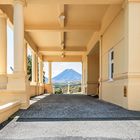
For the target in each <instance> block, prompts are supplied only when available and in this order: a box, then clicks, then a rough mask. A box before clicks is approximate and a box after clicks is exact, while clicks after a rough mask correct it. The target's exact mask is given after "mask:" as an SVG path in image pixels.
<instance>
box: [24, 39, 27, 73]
mask: <svg viewBox="0 0 140 140" xmlns="http://www.w3.org/2000/svg"><path fill="white" fill-rule="evenodd" d="M24 72H25V75H27V42H26V41H24Z"/></svg>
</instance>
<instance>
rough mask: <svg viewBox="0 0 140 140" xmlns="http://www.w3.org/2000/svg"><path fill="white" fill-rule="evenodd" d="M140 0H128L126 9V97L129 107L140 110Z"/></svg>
mask: <svg viewBox="0 0 140 140" xmlns="http://www.w3.org/2000/svg"><path fill="white" fill-rule="evenodd" d="M139 15H140V2H128V4H127V5H126V9H125V27H126V32H125V33H126V46H127V68H128V70H127V78H128V80H127V84H126V88H125V91H126V92H125V94H124V96H125V98H126V100H127V106H128V109H131V110H139V111H140V65H139V60H140V18H139Z"/></svg>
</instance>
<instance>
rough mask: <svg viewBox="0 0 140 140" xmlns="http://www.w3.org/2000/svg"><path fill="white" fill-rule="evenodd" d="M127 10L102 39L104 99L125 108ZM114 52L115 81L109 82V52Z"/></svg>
mask: <svg viewBox="0 0 140 140" xmlns="http://www.w3.org/2000/svg"><path fill="white" fill-rule="evenodd" d="M125 39H126V38H125V9H122V10H121V11H120V12H119V14H118V15H117V16H116V18H115V19H114V20H113V22H112V23H111V25H110V26H109V27H108V29H107V30H106V31H105V33H104V34H103V37H102V53H101V55H102V87H101V88H102V93H101V94H102V99H103V100H105V101H108V102H111V103H115V104H117V105H120V106H123V107H125V108H127V107H128V105H127V100H128V99H127V97H124V86H127V84H128V80H127V76H126V75H125V74H126V73H127V71H128V69H127V67H128V63H127V47H126V44H125V42H126V40H125ZM111 49H113V50H114V79H113V81H109V51H110V50H111Z"/></svg>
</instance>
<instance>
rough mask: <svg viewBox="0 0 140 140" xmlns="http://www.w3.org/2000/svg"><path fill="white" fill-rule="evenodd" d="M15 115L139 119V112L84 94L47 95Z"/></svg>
mask: <svg viewBox="0 0 140 140" xmlns="http://www.w3.org/2000/svg"><path fill="white" fill-rule="evenodd" d="M15 115H17V116H20V119H24V120H25V121H26V119H36V120H37V119H40V120H41V119H42V120H43V119H48V120H49V119H50V120H53V119H54V120H68V119H69V120H80V119H81V120H98V119H99V120H100V119H101V120H102V119H103V120H106V119H107V120H112V119H116V120H131V119H132V120H133V119H134V120H140V112H136V111H128V110H125V109H123V108H121V107H119V106H116V105H113V104H110V103H107V102H103V101H99V100H98V99H95V98H93V97H90V96H86V95H49V96H46V97H45V98H44V99H41V100H40V101H38V102H36V103H34V104H33V105H31V107H30V108H29V109H28V110H20V111H19V112H17V113H16V114H15Z"/></svg>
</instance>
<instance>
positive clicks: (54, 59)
mask: <svg viewBox="0 0 140 140" xmlns="http://www.w3.org/2000/svg"><path fill="white" fill-rule="evenodd" d="M43 61H44V62H47V61H48V62H82V56H70V55H67V56H65V57H61V56H48V55H47V56H46V55H45V56H43Z"/></svg>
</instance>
